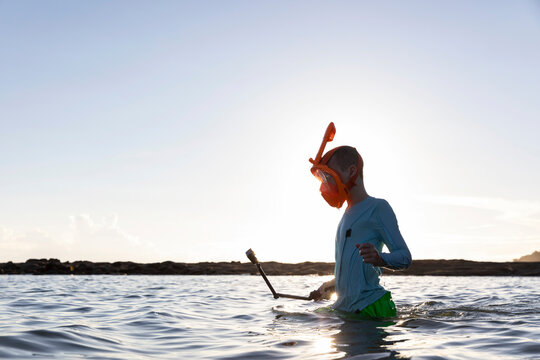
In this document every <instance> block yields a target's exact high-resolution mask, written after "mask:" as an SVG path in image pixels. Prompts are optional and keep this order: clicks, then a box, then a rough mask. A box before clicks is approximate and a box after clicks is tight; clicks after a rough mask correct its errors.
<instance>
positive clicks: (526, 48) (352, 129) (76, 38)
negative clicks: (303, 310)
mask: <svg viewBox="0 0 540 360" xmlns="http://www.w3.org/2000/svg"><path fill="white" fill-rule="evenodd" d="M539 39H540V2H538V1H522V0H520V1H491V0H490V1H453V2H441V1H437V2H434V1H406V2H404V1H381V2H368V1H312V0H310V1H252V0H245V1H232V0H231V1H210V0H208V1H206V0H205V1H158V2H156V1H133V0H130V1H75V2H74V1H67V0H66V1H26V0H21V1H15V0H12V1H5V0H4V1H0V49H2V50H1V51H2V55H1V56H0V69H1V70H0V71H1V72H0V129H1V131H0V261H9V260H11V261H25V260H26V259H28V258H58V259H60V260H62V261H68V260H69V261H75V260H91V261H119V260H131V261H137V262H158V261H165V260H172V261H178V262H197V261H247V259H246V258H245V255H244V253H245V251H246V250H247V249H248V248H253V250H254V251H255V252H256V253H257V255H258V258H259V260H261V261H270V260H275V261H282V262H301V261H333V260H334V237H335V232H336V229H337V224H338V222H339V220H340V218H341V216H342V214H343V211H344V208H342V209H341V210H337V209H335V208H331V207H329V206H328V205H327V204H326V203H325V202H324V200H323V199H322V197H321V196H320V193H319V190H318V188H319V184H318V182H317V180H316V179H315V178H314V177H313V176H312V175H311V173H310V171H309V169H310V165H311V164H310V163H309V162H308V159H309V158H310V157H314V156H315V154H316V152H317V150H318V147H319V145H320V142H321V140H322V136H323V134H324V131H325V129H326V126H327V125H328V123H329V122H330V121H333V122H334V123H335V125H336V129H337V132H336V136H335V138H334V141H333V142H332V143H331V145H332V147H334V146H339V145H345V144H347V145H351V146H355V147H356V148H357V149H358V150H359V152H360V154H361V155H362V157H363V159H364V163H365V167H364V177H365V186H366V189H367V191H368V193H369V194H370V195H371V196H374V197H377V198H383V199H386V200H387V201H388V202H389V203H390V205H391V206H392V208H393V210H394V212H395V214H396V216H397V219H398V223H399V227H400V230H401V232H402V235H403V236H404V238H405V240H406V242H407V244H408V246H409V248H410V250H411V253H412V256H413V259H469V260H487V261H511V260H512V259H514V258H518V257H520V256H522V255H525V254H529V253H532V252H533V251H534V250H540V190H539V187H538V184H540V162H539V159H540V141H538V135H539V134H540V101H539V100H540V66H538V64H540V41H539Z"/></svg>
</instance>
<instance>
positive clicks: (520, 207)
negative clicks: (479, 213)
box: [419, 195, 540, 228]
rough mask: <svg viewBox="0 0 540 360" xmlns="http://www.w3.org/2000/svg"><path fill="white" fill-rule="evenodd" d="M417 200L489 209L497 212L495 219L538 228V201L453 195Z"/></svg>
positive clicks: (539, 207)
mask: <svg viewBox="0 0 540 360" xmlns="http://www.w3.org/2000/svg"><path fill="white" fill-rule="evenodd" d="M419 200H421V201H424V202H429V203H434V204H441V205H453V206H462V207H470V208H475V209H482V210H491V211H495V212H498V213H499V214H498V215H496V216H495V217H494V219H495V220H502V221H506V222H510V223H514V224H518V225H524V226H530V227H535V228H540V202H538V201H527V200H508V199H503V198H494V197H474V196H453V195H435V196H422V197H420V198H419Z"/></svg>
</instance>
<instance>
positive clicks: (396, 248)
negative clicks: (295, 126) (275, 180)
mask: <svg viewBox="0 0 540 360" xmlns="http://www.w3.org/2000/svg"><path fill="white" fill-rule="evenodd" d="M335 132H336V129H335V126H334V124H333V123H330V125H328V128H327V130H326V133H325V136H324V139H323V142H322V144H321V147H320V149H319V152H318V153H317V156H316V157H315V160H313V159H309V160H310V162H311V163H312V164H313V167H312V168H311V172H312V174H313V175H314V176H315V177H317V178H318V179H319V180H320V181H321V188H320V191H321V195H322V196H323V198H324V199H325V200H326V201H327V202H328V204H329V205H330V206H333V207H336V208H341V206H342V205H343V203H344V202H345V201H346V202H347V209H346V210H345V213H344V214H343V217H342V219H341V221H340V223H339V226H338V230H337V234H336V242H335V245H336V250H335V257H336V265H335V269H334V275H335V277H334V279H333V280H331V281H328V282H326V283H324V284H323V285H321V287H319V289H318V290H315V291H313V292H312V293H311V294H310V297H311V298H313V299H315V300H320V299H322V298H326V299H328V298H329V297H330V295H331V294H332V292H334V290H335V292H336V293H337V296H338V299H337V301H336V302H335V303H334V305H333V307H334V308H335V309H337V310H340V311H345V312H353V313H357V314H361V315H364V316H366V317H371V318H382V317H392V316H395V315H396V306H395V304H394V302H393V301H392V297H391V295H390V292H389V291H386V290H385V289H384V288H383V287H382V286H381V285H380V284H379V275H380V274H381V272H382V271H381V269H380V268H381V267H386V268H390V269H406V268H408V267H409V266H410V265H411V262H412V259H411V253H410V252H409V249H408V248H407V244H406V243H405V240H403V237H402V236H401V233H400V231H399V228H398V224H397V219H396V216H395V215H394V212H393V211H392V208H391V207H390V205H389V204H388V202H386V200H383V199H377V198H374V197H371V196H369V195H368V194H367V192H366V189H365V187H364V181H363V167H364V163H363V160H362V157H361V156H360V154H358V152H357V151H356V149H355V148H353V147H350V146H340V147H337V148H335V149H332V150H330V151H328V152H327V153H326V154H325V155H324V156H322V153H323V151H324V147H325V146H326V143H327V142H329V141H332V140H333V138H334V135H335ZM383 245H386V247H387V248H388V249H389V250H390V252H389V253H382V247H383Z"/></svg>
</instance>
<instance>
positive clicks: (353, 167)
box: [348, 165, 358, 178]
mask: <svg viewBox="0 0 540 360" xmlns="http://www.w3.org/2000/svg"><path fill="white" fill-rule="evenodd" d="M357 171H358V168H357V167H356V166H355V165H351V166H349V174H348V175H349V178H352V177H353V176H354V174H356V172H357Z"/></svg>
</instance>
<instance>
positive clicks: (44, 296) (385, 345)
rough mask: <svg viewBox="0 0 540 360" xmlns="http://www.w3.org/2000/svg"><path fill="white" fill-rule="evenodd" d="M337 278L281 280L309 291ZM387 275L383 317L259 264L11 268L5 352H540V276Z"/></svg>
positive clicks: (2, 303)
mask: <svg viewBox="0 0 540 360" xmlns="http://www.w3.org/2000/svg"><path fill="white" fill-rule="evenodd" d="M327 279H328V278H327V277H317V276H296V277H288V276H282V277H273V278H272V283H273V284H274V286H275V287H276V288H277V289H279V290H280V291H283V292H288V293H292V294H299V295H302V294H308V293H309V291H311V290H312V289H314V288H316V287H317V286H318V285H320V283H322V282H323V281H324V280H327ZM487 280H489V281H487ZM383 281H384V284H385V287H387V288H388V289H390V290H391V291H392V295H393V297H394V300H395V302H396V304H397V307H398V316H397V317H396V318H395V319H388V320H384V321H382V320H381V321H377V320H352V319H347V318H341V317H340V316H339V315H338V314H336V313H335V312H332V311H328V308H327V306H328V305H329V304H330V302H327V301H325V302H322V303H314V302H303V301H295V300H287V299H278V300H274V299H273V298H272V296H271V295H270V293H269V291H268V289H267V288H266V285H265V284H264V282H263V281H262V279H261V278H260V277H257V276H199V277H197V276H0V289H2V293H3V296H2V297H1V298H0V334H1V335H0V357H1V358H30V357H32V358H36V357H37V358H40V357H43V358H52V357H53V358H79V357H84V358H87V359H125V358H130V359H156V358H160V359H177V358H197V359H291V358H297V359H339V358H348V359H409V358H422V359H462V358H470V359H491V358H505V359H507V358H508V359H512V358H516V359H518V358H530V359H532V358H540V345H539V344H538V341H537V339H538V338H540V319H539V314H540V308H539V304H538V303H539V302H538V298H540V292H539V289H540V280H539V279H537V278H512V277H497V278H489V279H487V278H482V281H479V279H478V278H474V277H469V278H459V277H437V278H434V277H406V276H405V277H392V276H386V277H383Z"/></svg>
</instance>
